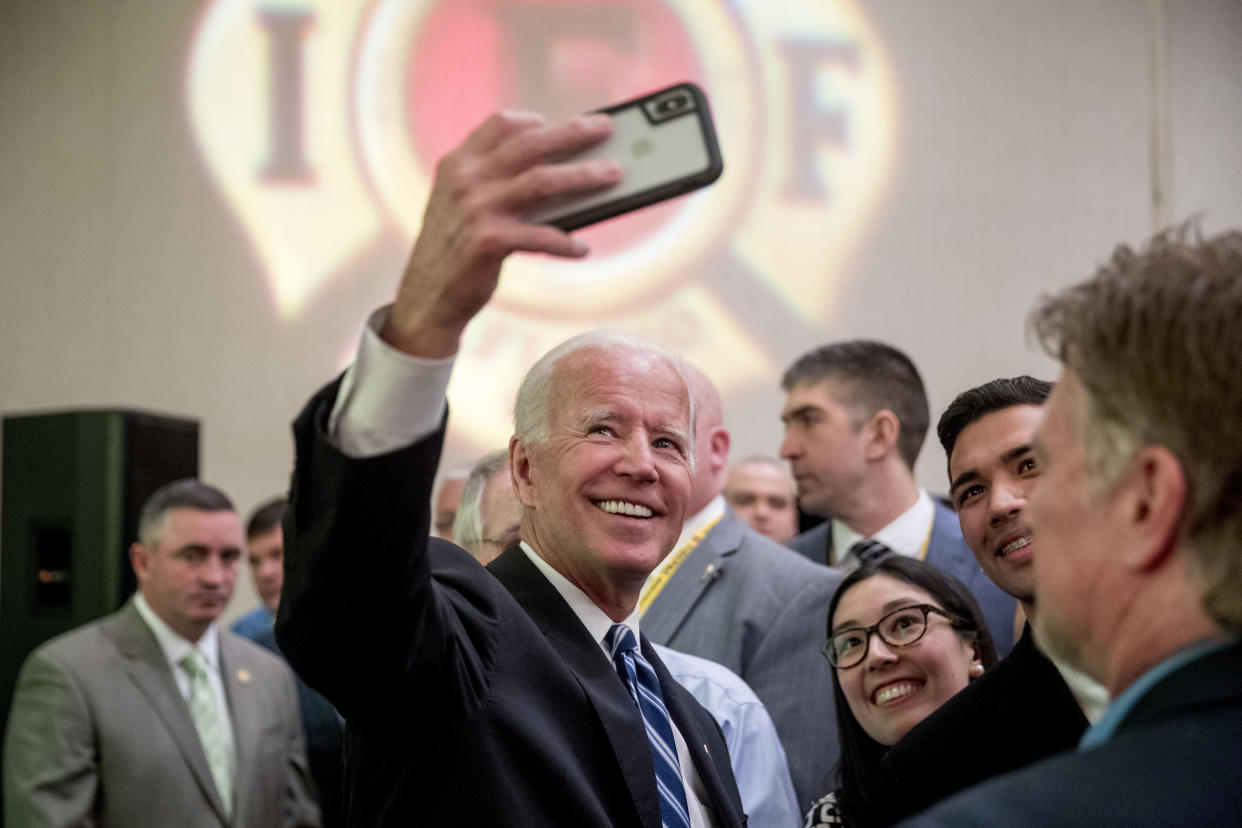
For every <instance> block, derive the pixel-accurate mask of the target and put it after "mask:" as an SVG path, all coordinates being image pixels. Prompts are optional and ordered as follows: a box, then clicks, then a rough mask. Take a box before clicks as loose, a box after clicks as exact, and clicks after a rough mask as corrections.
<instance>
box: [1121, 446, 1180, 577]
mask: <svg viewBox="0 0 1242 828" xmlns="http://www.w3.org/2000/svg"><path fill="white" fill-rule="evenodd" d="M1113 497H1115V498H1116V499H1117V500H1116V502H1115V503H1114V504H1113V507H1114V508H1115V509H1117V510H1118V511H1117V515H1118V518H1119V523H1120V526H1121V527H1122V535H1123V536H1122V537H1120V538H1118V544H1117V552H1118V554H1119V555H1120V557H1121V559H1122V561H1124V562H1125V564H1126V565H1128V566H1129V567H1131V568H1133V569H1136V570H1138V571H1142V572H1150V571H1152V570H1154V569H1157V568H1159V567H1160V566H1161V565H1162V564H1163V563H1164V562H1165V561H1166V560H1168V558H1169V555H1170V554H1171V553H1172V552H1173V551H1174V549H1175V548H1176V547H1177V539H1178V535H1179V534H1180V533H1181V528H1182V517H1183V514H1184V512H1185V509H1186V473H1185V471H1184V470H1183V469H1182V464H1181V462H1179V461H1178V459H1177V457H1176V456H1175V455H1174V454H1173V452H1171V451H1169V450H1168V449H1167V448H1165V447H1164V446H1145V447H1144V448H1141V449H1139V450H1138V451H1137V452H1135V454H1134V457H1133V458H1132V459H1131V460H1130V465H1129V466H1128V467H1127V469H1126V471H1125V472H1123V476H1122V478H1121V479H1120V480H1118V481H1117V482H1116V483H1115V484H1113Z"/></svg>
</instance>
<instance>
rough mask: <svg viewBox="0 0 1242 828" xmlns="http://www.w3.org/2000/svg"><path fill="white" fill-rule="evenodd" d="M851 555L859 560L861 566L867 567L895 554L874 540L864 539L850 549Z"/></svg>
mask: <svg viewBox="0 0 1242 828" xmlns="http://www.w3.org/2000/svg"><path fill="white" fill-rule="evenodd" d="M850 554H851V555H853V556H854V557H855V558H857V559H858V563H859V565H861V566H866V565H867V564H869V563H874V562H875V561H878V560H880V558H884V557H887V556H889V555H891V554H893V550H891V549H889V548H888V547H887V546H885V545H884V544H882V543H880V542H879V541H878V540H875V539H874V538H863V539H862V540H860V541H857V542H856V543H854V545H852V546H851V547H850Z"/></svg>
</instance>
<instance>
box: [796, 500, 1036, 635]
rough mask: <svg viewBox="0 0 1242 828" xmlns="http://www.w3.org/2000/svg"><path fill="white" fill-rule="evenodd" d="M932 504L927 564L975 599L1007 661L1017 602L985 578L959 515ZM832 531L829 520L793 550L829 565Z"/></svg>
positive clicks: (798, 541) (801, 538) (804, 536)
mask: <svg viewBox="0 0 1242 828" xmlns="http://www.w3.org/2000/svg"><path fill="white" fill-rule="evenodd" d="M932 502H933V503H935V506H936V515H935V517H934V518H933V519H932V530H931V538H930V539H929V540H928V543H927V557H926V559H925V560H926V561H927V562H928V563H929V564H932V565H934V566H936V567H939V569H940V570H941V571H942V572H947V573H949V574H950V575H952V576H953V577H954V578H957V579H958V580H959V581H961V582H962V583H963V584H965V585H966V588H967V589H969V590H970V594H971V595H973V596H975V600H976V601H978V602H979V608H980V609H982V610H983V617H984V618H985V619H986V620H987V622H988V632H990V633H991V634H992V640H993V642H994V643H995V644H996V654H997V655H998V656H1001V657H1004V656H1005V655H1006V654H1007V653H1008V652H1009V651H1010V650H1011V649H1013V616H1014V612H1015V611H1016V610H1017V608H1018V602H1017V599H1015V598H1014V597H1013V596H1012V595H1007V594H1005V593H1004V592H1003V591H1001V588H1000V587H998V586H997V585H996V584H994V583H992V579H991V578H989V577H988V576H987V575H984V574H983V570H982V569H980V567H979V562H978V561H977V560H975V556H974V553H972V552H971V551H970V547H968V546H967V545H966V542H965V541H964V540H962V525H961V524H960V523H959V522H958V520H957V513H956V512H954V511H953V510H952V509H950V508H948V507H947V506H945V505H944V504H943V503H941V502H940V501H939V500H936V499H935V498H933V499H932ZM831 527H832V521H831V520H826V521H824V522H823V523H821V524H820V525H819V526H816V527H815V528H814V529H810V530H808V531H806V532H803V533H802V534H801V535H798V536H797V537H796V538H794V539H793V540H791V541H790V542H789V548H790V549H793V550H794V551H795V552H800V553H802V554H803V555H805V556H807V557H808V558H810V559H811V560H813V561H815V562H816V563H826V562H827V561H829V560H830V559H831V550H832V532H831Z"/></svg>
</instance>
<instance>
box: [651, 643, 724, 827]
mask: <svg viewBox="0 0 1242 828" xmlns="http://www.w3.org/2000/svg"><path fill="white" fill-rule="evenodd" d="M642 648H643V655H644V657H646V659H647V660H648V661H650V662H651V665H652V666H653V667H654V668H655V671H656V675H657V676H659V677H660V689H661V692H662V693H663V695H664V706H665V707H667V708H668V714H669V716H670V717H671V718H672V720H673V724H674V725H676V727H677V729H678V730H679V731H681V735H682V738H683V739H685V740H686V748H687V750H688V751H689V753H690V758H691V761H693V762H694V767H695V769H696V770H698V772H699V779H701V780H702V781H703V787H705V788H706V789H707V796H708V799H709V801H710V803H709V804H710V805H711V806H712V808H713V810H715V812H716V821H717V823H718V824H719V825H739V824H741V821H742V817H741V809H740V805H741V803H740V802H737V803H736V805H737V808H736V810H735V802H734V797H732V796H730V795H729V787H728V786H727V785H725V782H724V780H723V779H721V777H720V766H719V765H718V764H717V763H719V762H723V763H724V764H725V766H728V765H729V754H728V749H727V748H726V747H725V746H724V742H723V740H716V741H717V744H718V748H717V753H720V754H721V755H720V756H715V755H713V754H712V752H711V750H710V749H709V748H708V745H707V742H708V740H707V739H706V738H704V734H703V732H702V730H701V729H700V727H699V720H698V719H696V717H695V716H694V714H693V713H692V711H691V708H690V707H689V705H695V706H696V707H698V706H700V705H699V703H698V702H697V701H695V700H694V697H693V696H691V695H690V693H689V691H685V690H683V688H682V687H681V685H679V684H678V683H677V680H676V679H674V678H673V677H672V675H671V674H670V673H669V671H668V668H667V667H665V666H664V662H663V661H661V660H660V657H659V656H657V655H656V653H655V650H654V649H652V647H651V643H650V642H649V641H648V640H647V637H646V635H645V634H644V635H643V636H642ZM682 777H683V779H684V778H685V771H684V770H683V771H682ZM735 785H736V783H735ZM686 796H687V797H690V796H691V793H690V791H689V789H688V788H687V790H686ZM725 808H728V809H729V812H728V813H724V812H723V809H725Z"/></svg>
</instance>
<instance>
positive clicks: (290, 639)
mask: <svg viewBox="0 0 1242 828" xmlns="http://www.w3.org/2000/svg"><path fill="white" fill-rule="evenodd" d="M335 391H336V388H335V386H329V387H328V388H327V389H325V390H324V391H322V392H320V394H319V395H317V396H316V398H314V399H313V400H312V401H311V402H310V404H309V405H308V407H307V409H306V410H305V411H304V412H303V415H302V416H301V417H299V419H298V422H297V423H296V424H295V433H296V436H297V468H296V473H295V477H294V484H293V491H292V496H291V502H290V508H289V511H288V513H287V516H286V518H285V542H286V557H285V567H286V576H285V584H284V594H283V596H282V599H281V603H280V612H279V617H278V620H277V626H276V635H277V638H278V639H279V641H280V646H281V649H282V650H283V652H284V653H285V655H286V657H287V658H288V659H289V662H290V663H291V664H293V665H294V667H295V668H296V669H297V670H298V671H299V673H301V674H302V676H303V678H304V679H305V680H306V682H307V683H308V684H310V685H311V686H312V687H315V688H316V689H318V690H319V691H320V692H322V693H323V694H324V695H325V696H327V698H328V699H329V700H330V701H331V702H332V703H333V704H335V705H336V707H337V709H338V710H339V711H341V713H342V714H343V715H344V716H345V718H346V720H347V723H348V731H347V739H346V750H347V757H348V758H347V776H348V781H349V786H350V790H349V794H348V796H349V800H350V801H349V803H348V806H347V807H348V811H349V819H350V822H351V824H358V825H379V824H393V825H415V824H417V825H437V826H447V825H470V826H479V825H548V826H562V825H564V826H569V825H572V826H614V825H616V826H646V828H658V826H659V825H660V806H659V799H658V795H657V793H656V784H655V771H654V769H653V765H652V760H651V748H650V744H649V743H648V741H647V737H646V734H645V732H644V727H643V724H642V720H641V718H640V716H639V713H638V709H637V707H636V705H635V704H634V702H633V700H632V699H631V697H630V695H629V693H628V691H627V690H626V688H625V685H624V684H623V683H622V682H621V680H620V678H618V676H617V673H616V671H615V670H614V669H613V666H612V664H611V662H610V661H609V659H608V657H607V656H606V655H605V654H604V652H603V650H602V649H601V647H600V645H599V643H598V642H596V641H595V640H593V638H592V637H591V636H590V635H589V634H588V633H587V631H586V628H585V627H584V626H583V625H582V622H581V621H579V619H578V617H577V616H576V615H574V613H573V611H572V610H571V609H570V607H569V605H568V604H566V603H565V601H564V600H563V599H562V598H561V596H560V594H559V593H558V592H557V591H556V589H555V588H554V587H553V586H552V584H550V583H549V582H548V580H547V579H546V578H545V577H544V576H543V575H542V573H540V572H539V570H538V569H537V568H536V567H535V566H534V565H533V564H532V563H531V562H530V561H529V560H528V559H527V558H526V556H525V554H523V553H522V551H521V550H520V549H516V548H515V549H510V550H508V551H507V552H506V553H505V554H503V555H501V557H500V558H498V559H497V560H496V561H494V562H493V563H492V564H491V565H490V567H489V569H484V568H483V567H481V566H479V564H478V563H477V562H476V561H475V560H474V559H473V558H471V557H470V556H469V555H468V554H467V553H466V552H465V551H464V550H462V549H460V548H458V547H456V546H453V545H452V544H450V543H446V542H444V541H441V540H439V539H435V538H430V539H429V538H428V534H429V529H430V514H429V502H430V495H431V482H432V478H433V477H434V474H435V469H436V466H437V463H438V462H439V453H440V444H441V441H442V439H443V432H440V433H437V434H434V435H431V436H430V437H428V438H426V439H423V440H421V441H419V442H417V443H415V444H414V445H412V446H409V447H406V448H404V449H401V450H398V451H395V452H392V453H390V454H386V455H383V456H380V457H375V458H369V459H361V460H360V459H351V458H347V457H345V456H344V455H342V454H341V453H340V452H339V451H338V450H337V449H336V448H334V447H333V446H332V445H331V444H330V443H329V442H328V441H327V439H326V437H325V431H324V429H325V423H326V419H327V415H328V412H329V410H330V408H331V405H332V401H333V397H334V395H335ZM489 570H490V571H489ZM640 643H641V646H642V649H643V654H644V655H645V656H646V657H647V659H648V660H649V661H650V662H651V663H652V665H653V666H654V667H655V670H656V672H657V674H658V675H659V677H660V683H661V687H662V689H663V692H664V698H665V702H666V704H667V706H668V709H669V713H670V715H671V716H672V719H673V721H674V723H675V724H676V726H677V727H678V728H679V729H680V730H681V732H682V734H683V735H684V736H685V739H686V742H687V744H688V745H689V747H690V751H691V753H692V754H693V761H694V763H695V767H696V769H697V770H698V772H699V775H700V776H701V777H702V780H703V784H704V786H705V788H706V791H707V794H708V798H709V800H710V804H711V805H712V807H713V808H714V809H715V812H716V815H717V817H718V819H719V820H720V824H721V825H726V826H737V825H741V824H743V822H744V817H743V816H742V807H741V802H740V800H739V798H738V794H737V787H736V785H735V783H734V780H733V774H732V771H731V770H730V767H729V757H728V752H727V749H726V748H725V744H724V740H723V738H722V736H721V734H720V730H719V728H718V727H717V725H716V723H715V721H714V720H713V719H712V718H711V716H710V715H709V714H708V713H707V711H705V710H703V708H702V707H700V706H699V705H698V703H697V702H695V701H694V699H693V698H692V697H691V696H690V695H689V693H687V692H686V691H685V690H683V689H682V688H681V687H680V686H679V685H678V684H677V683H676V682H675V681H674V680H673V679H672V677H671V676H670V675H669V674H668V671H667V670H666V669H665V667H664V665H663V664H662V663H661V662H660V660H659V658H658V657H657V656H656V655H655V653H654V652H653V651H652V649H651V645H650V644H649V643H648V642H647V640H646V638H645V637H640Z"/></svg>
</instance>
